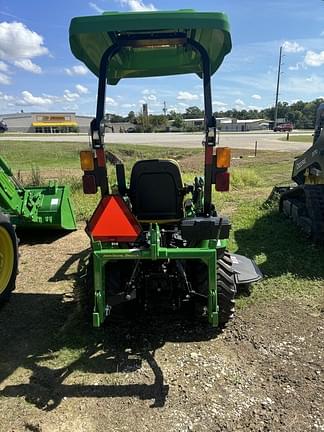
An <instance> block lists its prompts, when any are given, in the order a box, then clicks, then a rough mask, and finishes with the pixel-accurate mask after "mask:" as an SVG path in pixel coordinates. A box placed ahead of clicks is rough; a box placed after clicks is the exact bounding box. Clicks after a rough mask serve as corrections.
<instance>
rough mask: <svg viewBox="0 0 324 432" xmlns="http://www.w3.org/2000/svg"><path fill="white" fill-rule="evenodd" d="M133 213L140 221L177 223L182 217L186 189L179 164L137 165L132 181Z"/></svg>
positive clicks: (144, 162)
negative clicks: (184, 188)
mask: <svg viewBox="0 0 324 432" xmlns="http://www.w3.org/2000/svg"><path fill="white" fill-rule="evenodd" d="M129 196H130V200H131V203H132V211H133V213H134V214H135V215H136V216H137V218H138V219H139V220H140V221H175V220H179V219H181V218H182V217H183V209H182V204H183V185H182V180H181V173H180V169H179V166H178V164H177V163H176V162H175V161H172V160H163V159H161V160H160V159H153V160H142V161H138V162H136V163H135V165H134V166H133V169H132V173H131V178H130V191H129Z"/></svg>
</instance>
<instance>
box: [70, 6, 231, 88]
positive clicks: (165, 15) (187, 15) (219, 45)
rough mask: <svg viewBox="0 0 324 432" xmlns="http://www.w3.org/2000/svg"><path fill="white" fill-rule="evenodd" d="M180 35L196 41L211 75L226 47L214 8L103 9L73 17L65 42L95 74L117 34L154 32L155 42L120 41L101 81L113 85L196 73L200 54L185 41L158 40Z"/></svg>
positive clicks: (221, 18) (223, 25)
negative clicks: (96, 13)
mask: <svg viewBox="0 0 324 432" xmlns="http://www.w3.org/2000/svg"><path fill="white" fill-rule="evenodd" d="M170 34H171V35H179V34H180V35H185V37H186V38H191V39H193V40H195V41H196V42H198V43H199V44H201V45H202V46H203V47H204V48H205V50H206V51H207V52H208V55H209V58H210V61H211V74H213V73H214V72H215V71H216V70H217V69H218V67H219V66H220V65H221V63H222V61H223V59H224V57H225V55H226V54H228V53H229V52H230V50H231V47H232V45H231V36H230V32H229V24H228V20H227V16H226V15H224V14H223V13H216V12H195V11H193V10H179V11H176V12H127V13H121V12H105V13H103V14H102V15H100V16H88V17H77V18H73V19H72V21H71V24H70V46H71V50H72V52H73V54H74V55H75V57H76V58H78V59H79V60H81V61H82V62H83V63H84V64H85V65H86V66H87V67H88V68H89V69H90V70H91V71H92V72H93V73H94V74H95V75H97V76H99V66H100V60H101V57H102V55H103V54H104V52H105V51H106V50H107V48H109V47H110V46H112V45H113V44H114V42H115V41H116V40H118V39H119V38H126V37H128V38H132V37H135V36H138V35H143V37H144V38H146V39H150V37H154V38H155V39H156V37H160V35H161V42H160V45H158V44H157V43H156V42H154V43H153V42H152V43H151V44H150V42H149V41H147V42H146V43H145V44H144V45H145V46H143V44H142V45H141V44H137V45H136V46H135V44H133V46H126V47H123V48H122V49H121V51H120V52H119V53H118V54H117V55H115V56H114V57H113V58H112V60H111V62H110V65H109V68H108V73H107V80H108V83H109V84H117V82H118V81H119V80H120V79H121V78H137V77H148V76H163V75H175V74H186V73H196V74H198V75H199V76H201V75H202V64H201V59H200V55H199V54H198V53H197V51H196V50H194V49H193V48H192V47H191V46H189V45H187V44H185V43H184V44H183V43H181V41H175V42H174V43H169V42H168V41H167V40H165V41H164V42H163V36H164V38H165V39H166V37H167V36H168V35H170Z"/></svg>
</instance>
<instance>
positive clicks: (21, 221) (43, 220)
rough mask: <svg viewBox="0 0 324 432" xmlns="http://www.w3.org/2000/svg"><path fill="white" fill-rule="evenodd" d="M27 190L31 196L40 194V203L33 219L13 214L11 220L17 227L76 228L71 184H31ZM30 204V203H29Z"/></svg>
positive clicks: (68, 229)
mask: <svg viewBox="0 0 324 432" xmlns="http://www.w3.org/2000/svg"><path fill="white" fill-rule="evenodd" d="M25 191H26V192H27V194H29V195H30V196H40V201H39V202H40V205H39V207H38V208H37V211H36V214H35V215H34V216H33V217H32V219H29V218H28V219H27V218H25V217H23V216H21V215H20V216H18V215H12V216H11V221H12V223H13V224H15V225H16V226H17V228H37V229H39V228H41V229H46V230H67V231H73V230H75V229H76V221H75V215H74V211H73V208H72V205H71V201H70V188H69V186H58V185H56V184H50V185H49V186H45V187H44V186H31V187H26V188H25ZM27 206H28V203H27Z"/></svg>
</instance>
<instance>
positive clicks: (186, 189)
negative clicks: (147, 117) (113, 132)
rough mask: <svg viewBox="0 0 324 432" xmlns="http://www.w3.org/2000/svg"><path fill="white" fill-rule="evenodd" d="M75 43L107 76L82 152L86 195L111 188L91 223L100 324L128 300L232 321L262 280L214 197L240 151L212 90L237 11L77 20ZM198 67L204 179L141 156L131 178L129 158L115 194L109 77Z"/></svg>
mask: <svg viewBox="0 0 324 432" xmlns="http://www.w3.org/2000/svg"><path fill="white" fill-rule="evenodd" d="M70 45H71V50H72V52H73V54H74V55H75V56H76V57H77V58H78V59H79V60H80V61H82V62H83V63H84V64H85V65H86V66H87V67H88V68H89V69H90V70H91V71H92V72H93V73H94V74H95V75H96V76H97V77H98V78H99V82H98V95H97V111H96V117H95V118H94V119H93V120H92V122H91V148H90V150H88V151H83V152H81V167H82V169H83V171H84V175H83V189H84V193H86V194H95V193H97V190H98V189H100V191H101V200H100V203H99V205H98V207H97V209H96V210H95V212H94V214H93V216H92V217H91V219H90V220H89V222H88V224H87V228H86V231H87V233H88V235H89V237H90V241H91V248H92V259H91V264H90V265H91V270H92V272H93V296H94V308H93V325H94V326H95V327H99V326H100V325H101V324H102V323H103V322H104V321H105V319H106V317H107V316H108V315H109V314H110V312H111V310H112V309H113V308H114V307H115V306H117V305H119V304H122V303H129V304H130V305H131V306H132V307H140V308H142V309H148V308H150V305H151V304H152V303H153V302H152V300H153V299H154V300H155V301H156V299H157V298H158V299H161V302H162V300H165V301H166V303H167V304H168V305H170V307H171V308H172V309H177V308H181V307H183V306H185V305H193V306H194V307H193V309H192V310H197V311H198V313H199V314H203V315H206V317H207V319H208V321H209V323H210V324H211V325H212V326H218V325H224V324H225V323H226V322H227V321H228V320H229V319H230V318H231V317H232V316H233V311H234V298H235V294H236V292H237V287H238V285H239V284H244V285H246V284H248V283H251V282H254V281H256V280H258V279H260V278H261V274H260V272H259V270H258V268H257V267H256V266H255V264H254V263H253V262H252V261H250V260H249V259H247V258H245V257H241V256H238V255H232V254H230V253H229V252H228V251H227V241H228V237H229V232H230V228H231V225H230V222H229V220H228V218H226V217H224V216H221V215H220V214H218V212H217V210H216V207H215V205H214V203H213V202H212V185H216V190H218V191H227V190H228V189H229V172H228V167H229V165H230V159H231V157H230V149H229V148H221V147H218V146H216V144H217V142H216V141H217V139H216V121H215V118H214V117H213V112H212V95H211V76H212V75H213V74H214V72H216V70H217V69H218V68H219V66H220V65H221V63H222V61H223V59H224V57H225V55H226V54H227V53H229V52H230V50H231V37H230V33H229V24H228V21H227V17H226V16H225V15H224V14H222V13H198V12H195V11H192V10H180V11H177V12H143V13H118V12H109V13H103V14H102V15H101V16H89V17H80V18H74V19H73V20H72V22H71V25H70ZM188 73H195V74H197V75H198V76H199V77H200V78H202V80H203V89H204V112H205V138H204V141H203V147H204V152H205V163H204V175H203V177H196V178H195V179H194V181H193V184H192V185H184V184H183V182H182V177H181V173H180V167H179V165H178V164H177V162H175V161H174V160H160V159H154V160H139V161H137V162H136V163H135V165H134V166H133V168H132V171H131V175H130V181H129V183H128V182H127V181H126V178H125V169H124V166H123V164H117V165H116V175H117V183H118V185H117V191H116V189H113V190H114V192H112V189H111V186H110V185H109V181H108V175H107V167H106V158H105V150H104V129H103V119H104V114H105V99H106V84H107V83H108V84H110V85H116V84H117V83H118V82H119V81H120V80H121V79H124V78H136V77H149V76H151V77H152V76H165V75H175V74H188ZM189 309H190V308H189Z"/></svg>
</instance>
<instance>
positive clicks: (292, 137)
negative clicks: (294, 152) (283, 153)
mask: <svg viewBox="0 0 324 432" xmlns="http://www.w3.org/2000/svg"><path fill="white" fill-rule="evenodd" d="M280 141H287V138H286V135H285V136H284V137H282V138H280ZM289 141H295V142H303V143H311V142H313V136H312V135H294V134H290V135H289Z"/></svg>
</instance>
